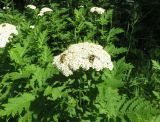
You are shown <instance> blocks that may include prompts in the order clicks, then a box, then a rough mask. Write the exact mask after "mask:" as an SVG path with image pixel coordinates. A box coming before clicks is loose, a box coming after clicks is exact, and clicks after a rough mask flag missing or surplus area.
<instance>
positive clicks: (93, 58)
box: [53, 42, 113, 76]
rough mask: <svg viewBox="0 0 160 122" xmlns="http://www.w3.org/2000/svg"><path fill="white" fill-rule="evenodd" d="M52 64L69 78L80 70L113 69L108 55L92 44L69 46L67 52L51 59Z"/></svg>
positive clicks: (101, 48) (100, 47)
mask: <svg viewBox="0 0 160 122" xmlns="http://www.w3.org/2000/svg"><path fill="white" fill-rule="evenodd" d="M53 64H54V65H55V66H56V67H57V68H58V69H59V70H60V71H61V72H62V73H63V74H64V75H65V76H69V75H72V74H73V71H76V70H78V69H80V68H82V69H84V70H89V69H90V68H92V69H95V70H96V71H100V70H102V69H104V68H108V69H109V70H112V69H113V63H112V61H111V57H110V55H109V54H108V53H107V52H106V51H105V50H103V47H102V46H100V45H97V44H94V43H88V42H84V43H78V44H73V45H71V46H70V47H69V48H68V49H67V50H65V51H64V52H63V53H61V54H60V55H58V56H55V57H54V59H53Z"/></svg>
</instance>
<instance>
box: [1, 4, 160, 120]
mask: <svg viewBox="0 0 160 122" xmlns="http://www.w3.org/2000/svg"><path fill="white" fill-rule="evenodd" d="M47 7H50V8H51V9H52V10H53V11H52V12H49V13H46V14H45V15H44V16H38V13H39V11H40V9H41V8H42V7H41V6H39V7H38V8H37V9H35V10H32V9H29V8H25V10H24V12H23V14H22V13H20V12H18V11H17V10H14V9H13V8H9V9H6V10H0V20H1V23H11V24H13V25H16V27H17V30H18V35H14V36H13V38H12V39H10V42H9V43H7V45H6V47H5V48H0V59H1V64H0V80H1V81H0V121H9V122H12V121H18V122H39V121H40V122H52V121H55V122H56V121H59V122H63V121H64V122H65V121H71V122H72V121H73V122H78V121H82V122H94V121H95V122H103V121H107V122H112V121H113V122H119V121H120V122H121V121H122V122H159V121H160V111H159V107H160V106H159V104H160V103H159V102H160V95H159V94H160V90H159V85H160V82H159V79H160V78H159V71H160V65H159V62H158V61H152V63H153V69H152V70H153V74H152V79H154V80H153V82H154V83H148V81H146V84H147V85H150V86H151V87H152V88H153V89H154V90H153V91H152V93H150V94H153V96H154V97H155V98H153V99H152V100H150V99H147V98H148V97H146V96H145V95H140V94H138V93H139V90H141V89H142V90H144V89H145V87H144V86H143V85H141V84H140V82H141V81H143V80H141V79H140V78H133V77H131V72H132V70H133V69H134V66H133V65H132V64H131V63H127V62H126V60H125V55H126V52H127V51H128V49H127V48H125V47H117V46H116V43H117V42H120V41H121V40H119V39H118V38H117V35H119V34H122V33H123V32H124V30H123V29H121V28H117V27H113V25H112V15H113V11H114V10H112V9H108V10H106V11H105V12H104V13H103V14H97V13H91V12H90V8H91V7H92V6H87V7H79V8H76V9H74V11H71V10H70V9H68V8H63V7H60V6H59V5H58V4H54V3H52V4H50V5H48V6H47ZM33 25H34V28H31V26H33ZM0 41H1V40H0ZM86 41H87V42H92V43H96V44H99V45H101V46H103V48H104V49H105V50H106V51H107V52H108V53H109V54H110V55H111V58H112V61H113V65H114V68H113V70H111V71H110V70H108V69H104V70H102V71H99V72H98V71H95V70H93V69H90V70H88V71H84V70H82V69H80V70H78V71H75V72H74V74H73V75H72V76H69V77H65V76H64V75H63V74H62V73H61V72H60V71H58V70H57V68H56V67H55V66H54V65H53V64H52V62H53V57H54V56H56V55H58V54H60V53H61V52H63V51H64V50H66V49H67V48H68V47H69V46H70V45H71V44H75V43H80V42H86ZM138 83H139V84H140V86H139V87H138V85H137V84H138Z"/></svg>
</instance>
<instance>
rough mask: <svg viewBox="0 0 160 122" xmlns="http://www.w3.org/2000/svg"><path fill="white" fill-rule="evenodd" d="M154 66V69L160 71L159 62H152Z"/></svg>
mask: <svg viewBox="0 0 160 122" xmlns="http://www.w3.org/2000/svg"><path fill="white" fill-rule="evenodd" d="M152 65H153V69H155V70H160V63H159V62H157V61H155V60H152Z"/></svg>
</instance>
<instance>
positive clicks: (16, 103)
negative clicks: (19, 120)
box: [0, 93, 35, 117]
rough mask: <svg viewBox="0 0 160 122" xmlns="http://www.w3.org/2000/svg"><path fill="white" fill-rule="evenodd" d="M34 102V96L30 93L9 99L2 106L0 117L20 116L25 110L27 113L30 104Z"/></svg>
mask: <svg viewBox="0 0 160 122" xmlns="http://www.w3.org/2000/svg"><path fill="white" fill-rule="evenodd" d="M33 100H35V96H34V95H33V94H30V93H24V94H22V95H21V96H19V97H14V98H10V99H9V100H8V103H6V104H3V105H2V107H3V110H1V111H0V116H12V117H14V116H15V115H21V113H22V112H23V111H24V110H25V111H28V110H29V107H30V104H31V102H32V101H33Z"/></svg>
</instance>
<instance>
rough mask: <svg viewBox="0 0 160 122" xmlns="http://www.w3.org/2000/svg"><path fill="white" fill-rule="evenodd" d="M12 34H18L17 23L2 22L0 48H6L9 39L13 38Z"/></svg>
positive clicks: (0, 26)
mask: <svg viewBox="0 0 160 122" xmlns="http://www.w3.org/2000/svg"><path fill="white" fill-rule="evenodd" d="M12 34H16V35H17V34H18V31H17V29H16V26H15V25H12V24H9V23H2V24H0V48H4V47H5V46H6V44H7V43H8V42H9V39H10V38H12V37H13V36H12Z"/></svg>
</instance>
